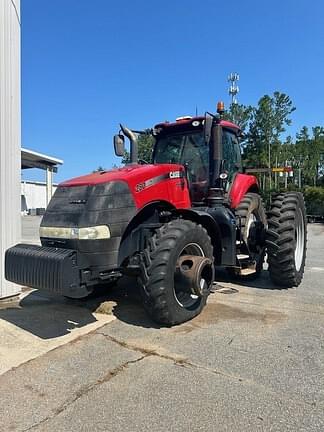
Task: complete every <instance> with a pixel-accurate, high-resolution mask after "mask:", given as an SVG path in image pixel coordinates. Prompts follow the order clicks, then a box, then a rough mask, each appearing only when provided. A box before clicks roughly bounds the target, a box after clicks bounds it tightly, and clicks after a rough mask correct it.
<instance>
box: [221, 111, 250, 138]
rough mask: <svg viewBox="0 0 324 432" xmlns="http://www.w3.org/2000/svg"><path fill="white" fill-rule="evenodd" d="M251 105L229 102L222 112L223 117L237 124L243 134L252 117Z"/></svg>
mask: <svg viewBox="0 0 324 432" xmlns="http://www.w3.org/2000/svg"><path fill="white" fill-rule="evenodd" d="M252 114H253V107H252V106H251V105H243V104H234V103H233V104H231V105H230V107H229V109H228V111H225V113H224V119H225V120H229V121H231V122H233V123H235V124H237V125H238V126H239V127H240V129H241V131H242V133H243V135H244V134H245V133H246V132H247V130H248V127H249V124H250V122H251V119H252Z"/></svg>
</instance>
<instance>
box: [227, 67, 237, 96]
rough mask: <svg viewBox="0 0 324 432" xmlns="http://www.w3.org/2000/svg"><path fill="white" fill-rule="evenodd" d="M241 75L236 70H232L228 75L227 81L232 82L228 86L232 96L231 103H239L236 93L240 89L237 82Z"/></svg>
mask: <svg viewBox="0 0 324 432" xmlns="http://www.w3.org/2000/svg"><path fill="white" fill-rule="evenodd" d="M239 79H240V75H239V74H238V73H236V72H232V73H230V74H229V75H228V78H227V81H228V82H229V83H230V86H229V88H228V94H229V95H230V96H231V103H232V104H237V98H236V95H237V94H238V92H239V91H240V89H239V87H238V85H237V84H236V83H237V81H239Z"/></svg>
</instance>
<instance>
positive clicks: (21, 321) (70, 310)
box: [0, 290, 97, 340]
mask: <svg viewBox="0 0 324 432" xmlns="http://www.w3.org/2000/svg"><path fill="white" fill-rule="evenodd" d="M1 320H4V321H7V322H8V323H11V324H14V325H15V326H16V327H18V328H20V329H22V330H24V331H26V332H28V333H31V334H33V335H34V336H37V337H39V338H41V339H44V340H48V339H54V338H57V337H60V336H64V335H67V334H69V333H71V332H72V331H73V330H76V329H80V328H82V327H85V326H87V325H88V324H92V323H95V322H96V321H97V319H96V317H95V316H94V315H93V314H92V313H91V311H90V310H86V309H84V310H80V308H79V307H77V306H76V305H73V304H72V303H70V302H69V301H67V300H66V299H65V298H64V297H60V296H56V295H51V294H50V293H45V292H40V291H37V290H33V291H29V290H25V293H23V296H22V298H21V299H17V301H11V302H9V303H1V304H0V321H1ZM22 335H23V334H22Z"/></svg>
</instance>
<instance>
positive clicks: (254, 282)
mask: <svg viewBox="0 0 324 432" xmlns="http://www.w3.org/2000/svg"><path fill="white" fill-rule="evenodd" d="M216 278H217V281H216V285H220V286H221V284H222V282H225V283H230V284H232V285H236V286H238V287H239V286H243V287H246V288H253V289H259V290H271V291H283V290H287V289H289V288H288V287H282V286H279V285H276V284H275V283H274V282H272V280H271V279H270V276H269V272H268V271H267V270H266V269H263V270H262V271H261V273H260V275H259V276H258V277H256V278H255V279H253V278H249V277H245V278H244V277H241V278H240V277H239V276H238V277H235V276H231V275H230V274H229V273H228V272H227V271H226V270H224V269H217V270H216Z"/></svg>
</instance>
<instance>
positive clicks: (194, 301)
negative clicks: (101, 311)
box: [142, 219, 214, 325]
mask: <svg viewBox="0 0 324 432" xmlns="http://www.w3.org/2000/svg"><path fill="white" fill-rule="evenodd" d="M142 256H143V265H144V268H143V272H142V273H143V274H142V294H143V300H144V307H145V308H146V310H147V312H148V313H149V315H150V316H151V318H152V319H153V320H154V321H156V322H158V323H159V324H164V325H175V324H180V323H182V322H185V321H188V320H190V319H192V318H193V317H195V316H196V315H198V314H199V313H200V312H201V311H202V309H203V307H204V306H205V304H206V300H207V297H208V295H209V293H210V289H211V286H212V283H213V280H214V265H213V248H212V245H211V240H210V238H209V236H208V234H207V231H206V230H205V229H204V228H203V227H202V226H201V225H197V224H196V223H194V222H191V221H189V220H183V219H176V220H173V221H171V222H168V223H166V224H164V225H162V227H161V228H159V229H157V230H156V232H155V234H154V235H153V236H152V237H151V239H150V241H149V244H148V246H147V247H146V249H145V250H144V251H143V252H142Z"/></svg>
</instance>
